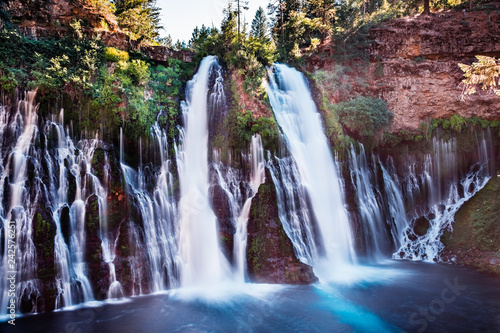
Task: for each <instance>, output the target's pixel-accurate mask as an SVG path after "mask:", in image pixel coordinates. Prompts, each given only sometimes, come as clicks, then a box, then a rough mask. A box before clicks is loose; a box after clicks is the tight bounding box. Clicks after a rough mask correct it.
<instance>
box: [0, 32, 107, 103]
mask: <svg viewBox="0 0 500 333" xmlns="http://www.w3.org/2000/svg"><path fill="white" fill-rule="evenodd" d="M102 49H103V47H102V44H101V43H100V42H99V41H98V40H96V39H91V40H89V39H84V38H72V37H64V38H60V39H53V38H49V39H39V40H34V39H30V38H28V37H25V36H22V35H21V34H19V33H18V32H17V31H15V30H8V29H5V28H4V29H1V30H0V72H1V73H2V79H1V84H2V89H5V91H10V90H11V89H12V86H13V85H15V86H19V87H21V88H24V89H26V88H34V87H38V88H39V95H41V96H45V97H53V96H55V95H57V94H58V93H60V92H62V91H65V92H67V93H69V94H70V95H73V96H75V95H77V94H79V93H81V92H82V91H84V90H86V89H88V88H89V87H90V85H91V80H92V77H93V75H94V74H95V73H96V71H97V69H98V68H99V66H100V65H101V64H102V61H103V56H102Z"/></svg>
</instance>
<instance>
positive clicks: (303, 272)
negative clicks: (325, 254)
mask: <svg viewBox="0 0 500 333" xmlns="http://www.w3.org/2000/svg"><path fill="white" fill-rule="evenodd" d="M271 179H272V178H271V175H270V174H269V171H267V170H266V180H267V181H266V182H265V183H264V184H262V185H260V187H259V191H258V193H257V194H256V195H255V197H254V198H253V200H252V207H251V209H250V218H249V220H248V239H247V265H248V276H249V278H250V280H251V281H254V282H259V283H286V284H309V283H313V282H316V281H317V280H318V279H317V277H316V276H315V275H314V273H313V270H312V267H311V266H309V265H306V264H304V263H302V262H300V261H299V260H298V259H297V258H296V257H295V253H294V250H293V245H292V242H291V241H290V239H289V238H288V236H287V235H286V233H285V230H284V229H283V226H282V224H281V222H280V219H279V217H278V206H277V198H276V190H275V188H274V184H273V183H272V182H271Z"/></svg>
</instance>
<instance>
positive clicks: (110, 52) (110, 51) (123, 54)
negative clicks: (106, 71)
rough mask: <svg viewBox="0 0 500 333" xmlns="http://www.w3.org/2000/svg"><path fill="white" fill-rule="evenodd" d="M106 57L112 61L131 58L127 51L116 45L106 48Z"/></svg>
mask: <svg viewBox="0 0 500 333" xmlns="http://www.w3.org/2000/svg"><path fill="white" fill-rule="evenodd" d="M104 57H105V59H106V60H108V61H111V62H120V61H128V59H129V56H128V52H127V51H122V50H119V49H117V48H114V47H106V48H104Z"/></svg>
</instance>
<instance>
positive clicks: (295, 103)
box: [267, 64, 356, 278]
mask: <svg viewBox="0 0 500 333" xmlns="http://www.w3.org/2000/svg"><path fill="white" fill-rule="evenodd" d="M267 92H268V95H269V100H270V102H271V106H272V108H273V112H274V114H275V116H276V120H277V121H278V124H279V125H280V127H281V128H282V130H283V132H284V136H285V139H286V142H287V146H288V148H289V150H290V154H291V156H292V157H293V159H294V160H295V163H296V166H297V169H298V172H299V175H300V179H301V186H303V187H304V188H305V192H306V193H307V196H308V198H310V202H311V208H312V215H313V216H314V220H315V221H316V223H317V226H318V236H319V237H317V238H318V240H319V241H318V242H315V243H314V244H310V245H309V247H311V248H312V249H313V250H312V257H313V258H312V259H313V260H314V262H313V263H312V264H313V266H314V268H315V271H316V272H317V274H319V275H322V276H324V277H326V276H328V274H329V273H331V272H332V271H335V269H336V268H337V267H339V266H341V265H345V264H351V263H353V262H355V261H356V255H355V253H354V241H353V234H352V230H351V227H350V225H349V220H348V217H347V212H346V209H345V205H344V198H343V193H342V191H341V185H340V183H339V181H340V179H339V176H338V171H337V169H336V165H335V161H334V158H333V156H332V153H331V151H330V147H329V145H328V142H327V139H326V136H325V134H324V131H323V127H322V123H321V118H320V114H319V113H318V111H317V109H316V106H315V104H314V101H313V99H312V96H311V93H310V91H309V88H308V85H307V82H306V80H305V78H304V76H303V75H302V74H301V73H300V72H298V71H297V70H295V69H293V68H290V67H287V66H286V65H281V64H277V65H275V66H274V73H272V74H270V82H269V84H268V86H267ZM284 222H285V223H284V224H288V225H289V227H287V228H286V229H288V230H290V229H292V227H291V226H290V223H289V221H284ZM292 237H293V236H291V238H292ZM309 242H310V243H312V242H313V240H310V241H309ZM302 252H308V251H306V250H304V251H302ZM322 276H320V278H321V277H322Z"/></svg>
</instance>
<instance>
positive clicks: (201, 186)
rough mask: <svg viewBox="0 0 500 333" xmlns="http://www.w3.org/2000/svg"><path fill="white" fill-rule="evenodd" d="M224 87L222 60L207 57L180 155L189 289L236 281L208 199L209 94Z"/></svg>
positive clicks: (194, 84)
mask: <svg viewBox="0 0 500 333" xmlns="http://www.w3.org/2000/svg"><path fill="white" fill-rule="evenodd" d="M212 74H214V75H216V78H215V83H214V86H213V87H212V89H209V87H208V85H209V81H210V77H211V75H212ZM221 89H222V75H221V68H220V66H219V64H218V63H217V58H216V57H213V56H209V57H206V58H205V59H203V61H202V62H201V63H200V67H199V69H198V73H197V74H196V75H195V76H194V77H193V79H192V80H191V81H189V82H188V84H187V87H186V96H187V100H186V103H185V104H184V105H183V117H184V128H183V129H182V131H181V138H182V144H181V145H180V148H179V150H178V156H177V164H178V167H179V182H180V201H179V225H180V231H179V247H180V248H179V251H180V255H181V257H182V261H183V262H182V270H181V285H182V286H183V287H191V286H196V287H202V286H206V287H208V286H211V285H214V284H220V283H221V281H224V280H227V279H229V278H230V266H229V263H228V261H227V259H226V258H225V256H224V255H223V253H222V251H221V249H220V246H219V241H218V233H217V221H216V216H215V214H214V212H213V210H212V208H211V205H210V200H209V196H208V189H209V181H208V179H209V177H208V115H207V113H208V112H207V100H208V98H207V97H209V96H207V93H210V94H215V95H217V94H218V93H219V94H220V91H221ZM213 99H217V98H214V96H212V97H211V98H210V100H213Z"/></svg>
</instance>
